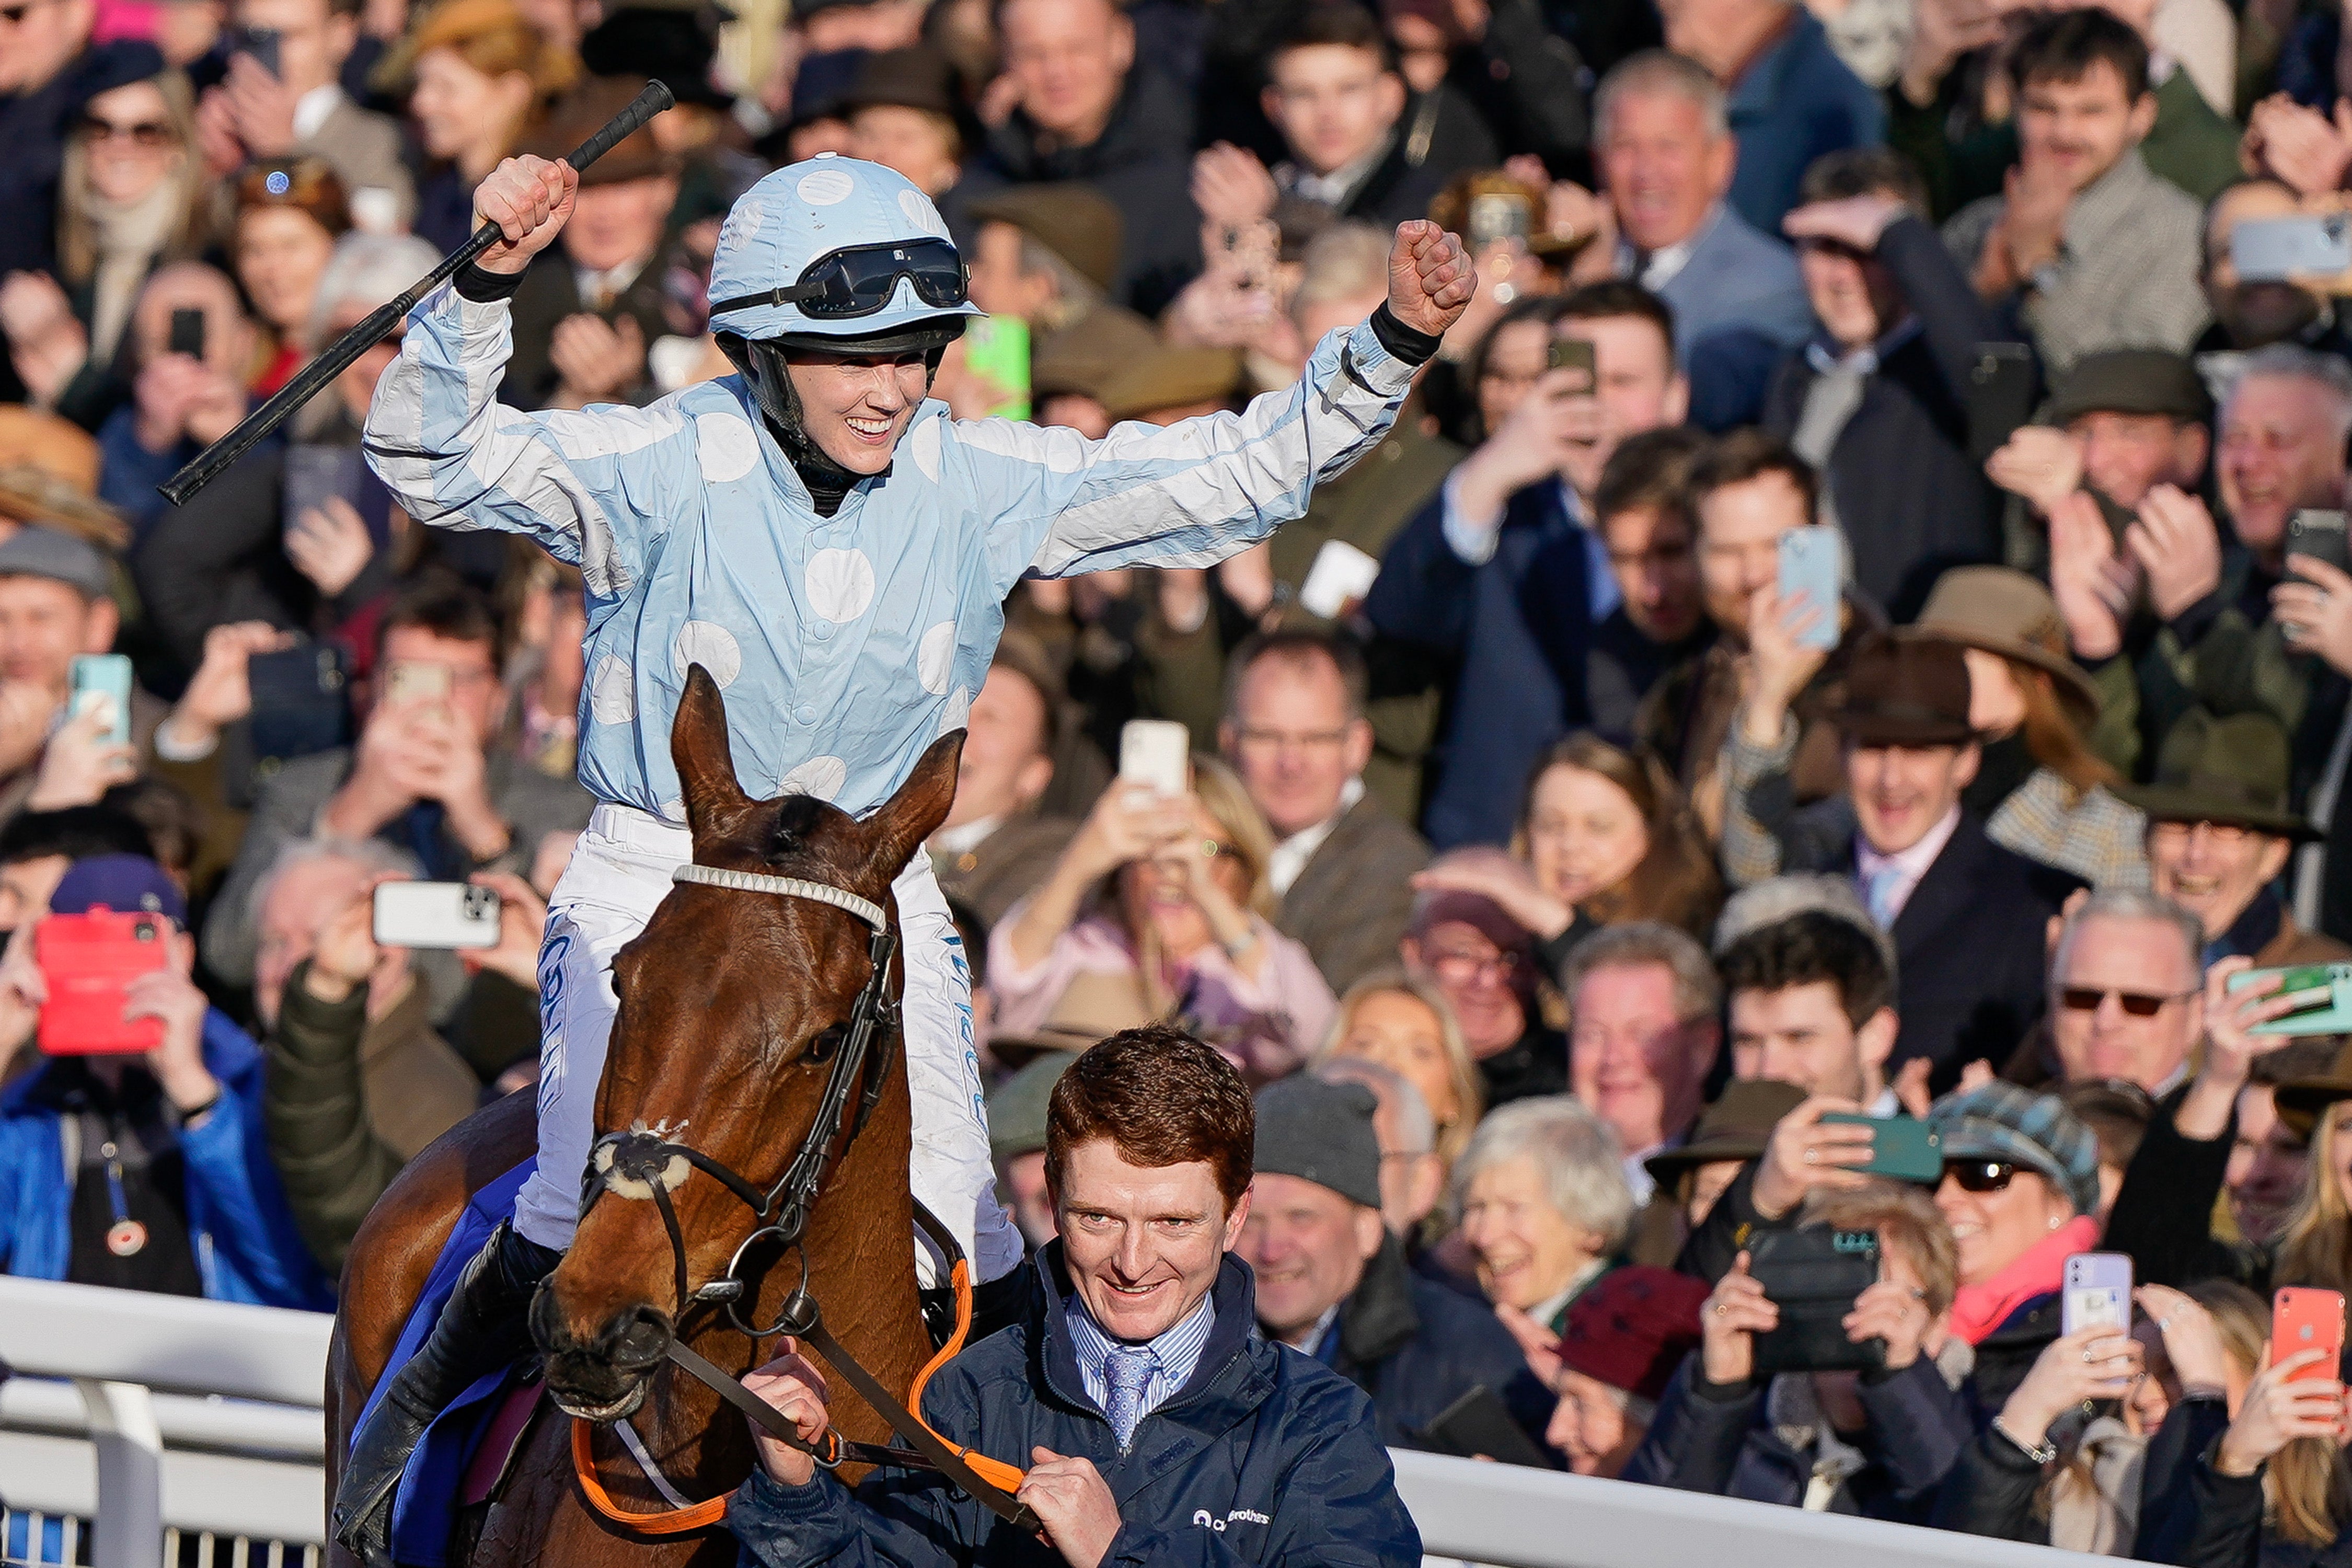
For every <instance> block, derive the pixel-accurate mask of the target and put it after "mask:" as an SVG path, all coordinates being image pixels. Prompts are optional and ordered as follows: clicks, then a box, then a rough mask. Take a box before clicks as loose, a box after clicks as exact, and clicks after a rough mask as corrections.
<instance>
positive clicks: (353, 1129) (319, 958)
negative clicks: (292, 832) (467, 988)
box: [252, 839, 538, 1277]
mask: <svg viewBox="0 0 2352 1568" xmlns="http://www.w3.org/2000/svg"><path fill="white" fill-rule="evenodd" d="M414 875H415V870H414V862H413V861H411V860H410V859H409V858H408V857H407V856H405V855H403V854H401V853H400V852H399V851H397V850H394V849H393V848H391V847H388V846H386V845H384V844H383V843H381V842H378V841H369V842H365V843H339V842H337V841H335V840H332V839H298V840H296V841H294V842H292V843H289V844H288V845H287V846H286V847H285V849H284V850H283V851H281V852H280V853H279V855H278V858H277V859H276V860H275V861H274V862H273V863H272V864H271V865H270V867H269V868H268V870H266V871H265V872H264V873H263V874H262V877H261V879H260V880H259V881H258V882H257V883H256V884H255V885H254V889H253V917H252V918H253V926H254V931H255V940H256V952H255V957H254V983H253V1003H254V1013H255V1015H256V1016H257V1017H258V1018H259V1019H260V1021H261V1025H262V1027H263V1028H264V1029H265V1030H266V1031H267V1035H266V1037H265V1040H264V1046H265V1048H266V1049H267V1051H268V1058H269V1073H268V1081H267V1085H266V1092H265V1094H264V1096H263V1102H262V1103H263V1110H264V1114H265V1121H266V1122H267V1125H268V1131H269V1150H270V1156H271V1159H272V1160H273V1162H274V1163H276V1165H277V1167H278V1173H279V1174H280V1175H281V1176H283V1177H284V1178H285V1180H286V1183H287V1193H288V1196H289V1199H290V1200H291V1202H292V1205H293V1210H294V1219H295V1223H296V1224H297V1225H298V1226H300V1228H301V1232H302V1238H303V1240H304V1241H305V1242H307V1243H309V1245H310V1251H311V1253H312V1255H313V1256H314V1257H316V1258H318V1260H319V1264H320V1267H321V1268H324V1269H326V1270H327V1272H328V1273H329V1274H331V1275H334V1276H337V1277H340V1276H341V1273H342V1269H343V1261H344V1258H345V1257H346V1256H347V1255H348V1254H349V1252H350V1250H351V1245H352V1236H353V1235H354V1234H355V1233H356V1232H357V1231H358V1230H359V1226H360V1221H361V1220H362V1219H364V1218H365V1217H366V1216H367V1212H368V1210H369V1209H370V1208H371V1207H372V1206H373V1205H374V1203H375V1201H376V1199H377V1198H379V1197H381V1196H383V1191H384V1189H385V1188H386V1187H388V1186H389V1185H391V1184H392V1179H393V1177H394V1176H395V1175H397V1174H399V1173H400V1168H401V1167H402V1166H403V1165H405V1164H406V1163H408V1162H409V1161H410V1160H412V1159H414V1158H415V1157H416V1155H417V1153H418V1152H420V1151H421V1150H423V1149H424V1147H425V1145H426V1144H427V1143H430V1142H433V1140H434V1139H436V1138H438V1137H439V1136H440V1135H441V1134H442V1133H444V1132H446V1131H448V1130H449V1129H450V1128H452V1127H454V1126H456V1125H457V1123H458V1122H459V1121H463V1120H464V1119H465V1118H466V1117H467V1116H468V1115H470V1114H471V1113H472V1112H473V1110H474V1107H475V1105H476V1104H477V1103H478V1099H479V1095H480V1090H481V1087H482V1084H481V1079H478V1078H477V1077H476V1076H475V1074H474V1069H473V1068H470V1067H468V1066H467V1063H466V1060H465V1058H462V1057H460V1056H459V1055H458V1054H457V1052H456V1051H455V1050H453V1049H451V1048H450V1047H449V1045H448V1043H447V1042H446V1040H444V1039H443V1038H442V1037H440V1035H438V1034H437V1033H436V1032H435V1030H434V1027H433V1007H432V1005H431V1003H430V1000H429V997H428V995H427V993H426V989H425V984H424V982H423V979H422V977H421V976H419V975H418V974H417V973H415V971H414V970H413V968H412V967H411V963H410V958H409V954H408V953H407V952H405V951H404V950H403V949H400V948H396V947H379V946H378V945H377V944H376V942H375V940H374V937H373V899H372V898H371V897H370V896H369V895H370V894H371V893H372V892H373V890H374V889H375V887H376V885H377V884H378V883H380V882H385V881H395V880H398V881H404V880H407V879H409V878H411V877H412V876H414ZM504 890H505V889H502V891H504ZM532 901H533V902H535V901H536V900H532ZM528 910H529V906H528V905H519V906H518V907H517V908H516V909H515V910H512V911H510V918H511V919H513V920H515V921H520V923H521V927H522V930H523V931H524V932H525V938H524V941H523V942H522V944H521V946H522V949H523V951H522V953H521V955H520V956H521V958H522V962H523V965H524V967H523V971H522V973H523V974H524V975H526V976H530V975H531V973H532V969H533V967H534V965H535V961H536V959H537V956H538V954H537V942H536V934H537V933H536V926H535V925H534V924H533V923H532V922H530V920H529V914H528ZM501 912H502V914H508V913H509V911H505V910H502V911H501ZM536 988H537V987H536V982H535V977H534V978H533V981H532V984H531V989H532V990H533V991H534V992H535V991H536ZM525 1054H535V1053H530V1052H529V1051H528V1050H527V1051H526V1053H525ZM501 1065H503V1064H501ZM493 1076H495V1075H493Z"/></svg>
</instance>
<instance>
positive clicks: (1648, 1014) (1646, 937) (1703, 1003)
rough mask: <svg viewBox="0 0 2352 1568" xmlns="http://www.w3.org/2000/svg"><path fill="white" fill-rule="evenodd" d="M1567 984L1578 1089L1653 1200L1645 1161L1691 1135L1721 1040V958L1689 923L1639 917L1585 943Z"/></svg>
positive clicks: (1634, 1184) (1573, 1081) (1573, 956)
mask: <svg viewBox="0 0 2352 1568" xmlns="http://www.w3.org/2000/svg"><path fill="white" fill-rule="evenodd" d="M1560 989H1561V991H1562V993H1563V994H1565V995H1566V996H1567V998H1568V1008H1569V1018H1570V1024H1569V1035H1568V1080H1569V1085H1570V1089H1572V1090H1573V1092H1574V1093H1575V1095H1576V1098H1577V1099H1579V1100H1582V1101H1583V1102H1584V1104H1585V1106H1586V1107H1587V1109H1589V1110H1591V1112H1592V1113H1593V1114H1594V1115H1595V1116H1598V1117H1599V1118H1601V1121H1605V1122H1607V1123H1608V1124H1609V1127H1610V1130H1611V1131H1614V1132H1615V1133H1616V1134H1617V1142H1618V1145H1619V1147H1620V1148H1621V1149H1622V1151H1623V1153H1624V1161H1625V1184H1626V1185H1627V1186H1629V1187H1631V1188H1632V1189H1633V1201H1634V1202H1635V1203H1636V1204H1642V1203H1647V1202H1648V1201H1649V1197H1650V1190H1651V1187H1652V1182H1651V1180H1650V1173H1649V1171H1648V1170H1647V1168H1646V1167H1645V1166H1644V1165H1643V1162H1644V1161H1645V1160H1647V1159H1648V1158H1649V1157H1650V1156H1651V1155H1652V1154H1654V1153H1657V1152H1660V1151H1662V1150H1665V1149H1671V1148H1673V1147H1675V1145H1676V1144H1678V1143H1680V1142H1682V1141H1683V1139H1684V1138H1685V1136H1687V1135H1688V1134H1689V1132H1690V1129H1691V1123H1692V1122H1694V1121H1696V1120H1697V1119H1698V1112H1699V1107H1700V1105H1701V1104H1702V1103H1704V1101H1705V1100H1706V1075H1707V1073H1708V1071H1709V1070H1710V1069H1711V1068H1713V1067H1714V1065H1715V1058H1716V1048H1717V1047H1718V1046H1719V1045H1721V1044H1722V1041H1723V1029H1722V1025H1721V1024H1720V1022H1719V1021H1718V1018H1717V1013H1718V1010H1719V1008H1720V1005H1721V1001H1722V994H1721V992H1720V990H1719V989H1718V988H1717V983H1716V975H1715V965H1714V964H1713V963H1710V962H1709V961H1708V959H1707V955H1706V949H1705V948H1703V947H1701V946H1699V944H1698V943H1697V942H1694V941H1692V940H1691V938H1690V937H1689V936H1688V935H1686V934H1685V933H1684V932H1683V931H1677V930H1675V928H1674V927H1672V926H1668V925H1661V924H1658V923H1657V922H1655V921H1633V923H1631V924H1627V925H1620V926H1611V927H1608V928H1607V929H1605V930H1602V931H1597V932H1595V933H1594V934H1593V935H1591V936H1590V937H1587V938H1586V939H1585V940H1584V941H1583V942H1580V943H1578V944H1577V946H1576V948H1575V950H1574V951H1573V952H1571V953H1570V956H1569V960H1568V963H1567V964H1566V966H1565V970H1564V972H1563V973H1561V975H1560Z"/></svg>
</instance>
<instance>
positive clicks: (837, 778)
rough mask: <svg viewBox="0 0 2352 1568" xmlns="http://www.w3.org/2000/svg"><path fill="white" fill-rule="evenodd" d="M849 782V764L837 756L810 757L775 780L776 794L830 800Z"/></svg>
mask: <svg viewBox="0 0 2352 1568" xmlns="http://www.w3.org/2000/svg"><path fill="white" fill-rule="evenodd" d="M848 782H849V764H848V763H845V762H843V761H842V760H841V759H840V758H839V757H811V758H810V759H809V760H808V761H807V762H804V763H802V764H801V765H800V766H799V767H796V768H794V769H793V771H792V772H790V773H786V774H785V775H784V776H783V777H782V778H780V779H778V780H777V781H776V793H777V794H778V795H814V796H815V797H816V798H817V799H819V800H831V799H832V798H833V797H834V796H835V795H839V794H840V793H841V786H842V785H843V784H847V783H848Z"/></svg>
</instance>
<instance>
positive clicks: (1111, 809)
mask: <svg viewBox="0 0 2352 1568" xmlns="http://www.w3.org/2000/svg"><path fill="white" fill-rule="evenodd" d="M1272 851H1273V836H1272V835H1271V834H1269V833H1268V832H1267V831H1266V826H1265V818H1264V817H1262V816H1259V815H1258V812H1257V808H1256V807H1255V805H1251V804H1250V799H1249V796H1248V795H1247V794H1246V793H1244V790H1243V788H1242V785H1241V784H1240V782H1239V781H1238V780H1236V779H1235V778H1234V775H1233V774H1232V773H1229V772H1228V771H1227V770H1226V768H1225V766H1224V764H1223V763H1219V762H1216V761H1213V759H1210V758H1207V757H1195V758H1194V759H1193V760H1192V792H1191V793H1189V794H1187V795H1180V796H1176V797H1174V798H1173V799H1171V798H1169V797H1167V796H1163V795H1160V794H1158V793H1157V792H1156V791H1154V790H1152V789H1150V787H1148V786H1141V785H1136V784H1114V785H1113V786H1112V787H1111V788H1109V789H1108V790H1105V791H1104V792H1103V795H1102V798H1101V799H1100V800H1099V801H1097V802H1096V804H1095V808H1094V810H1093V812H1092V813H1090V814H1089V815H1088V816H1087V820H1086V823H1085V824H1084V826H1081V827H1080V828H1079V829H1078V831H1077V834H1076V837H1073V838H1072V839H1071V840H1070V844H1069V847H1068V848H1066V849H1065V850H1064V851H1063V852H1062V858H1061V859H1060V860H1058V861H1057V862H1056V863H1055V867H1054V870H1053V872H1052V874H1051V875H1049V876H1048V877H1047V878H1046V879H1045V884H1044V885H1043V886H1041V887H1040V888H1039V889H1037V890H1036V892H1034V893H1033V894H1031V895H1030V896H1029V897H1028V898H1026V899H1024V900H1022V901H1021V902H1019V903H1017V904H1015V905H1013V908H1012V909H1011V910H1007V911H1006V913H1005V916H1004V918H1003V920H1001V921H998V922H997V924H996V928H995V930H994V931H993V932H992V933H991V935H990V937H989V953H988V960H989V962H988V971H989V976H990V984H991V988H992V991H993V992H994V994H995V996H996V1008H997V1013H996V1026H997V1028H998V1030H999V1031H1000V1032H1003V1033H1009V1034H1023V1033H1025V1032H1027V1031H1029V1030H1031V1029H1034V1027H1036V1026H1038V1025H1039V1024H1040V1023H1042V1022H1043V1021H1044V1020H1045V1017H1046V1016H1047V1015H1049V1014H1050V1013H1051V1012H1052V1011H1053V1010H1054V1007H1055V1003H1056V1002H1057V1001H1058V1000H1059V999H1060V997H1061V995H1062V993H1063V992H1064V991H1065V990H1066V988H1068V987H1069V986H1070V985H1071V984H1073V983H1074V982H1075V981H1076V979H1077V978H1078V977H1080V976H1082V975H1094V974H1104V975H1112V976H1118V977H1121V978H1129V977H1131V983H1132V984H1134V985H1135V986H1137V987H1138V988H1139V990H1140V992H1141V994H1142V998H1143V1001H1144V1011H1145V1015H1146V1016H1150V1017H1162V1018H1164V1017H1169V1016H1177V1017H1181V1018H1183V1019H1185V1020H1186V1021H1187V1026H1188V1027H1190V1028H1192V1029H1193V1030H1194V1031H1195V1032H1196V1033H1198V1034H1200V1035H1201V1036H1202V1037H1203V1038H1205V1039H1208V1040H1210V1041H1211V1042H1212V1043H1213V1044H1214V1045H1216V1046H1217V1047H1218V1048H1219V1049H1221V1050H1223V1051H1224V1052H1225V1053H1226V1054H1227V1055H1228V1056H1229V1057H1232V1058H1234V1059H1235V1060H1236V1061H1237V1062H1238V1063H1239V1064H1240V1065H1241V1066H1242V1068H1243V1069H1244V1072H1245V1074H1246V1075H1247V1076H1249V1077H1251V1078H1254V1079H1256V1080H1258V1081H1260V1082H1266V1081H1270V1080H1272V1079H1277V1078H1280V1077H1281V1076H1282V1075H1283V1074H1285V1073H1286V1072H1288V1071H1290V1070H1291V1069H1292V1068H1296V1067H1297V1066H1298V1064H1299V1063H1300V1062H1302V1061H1303V1060H1305V1059H1306V1057H1307V1052H1308V1051H1309V1050H1310V1049H1311V1048H1312V1047H1313V1045H1314V1043H1315V1042H1316V1041H1318V1040H1320V1039H1321V1038H1322V1037H1323V1034H1324V1031H1325V1030H1326V1029H1328V1027H1329V1026H1330V1022H1331V1011H1332V999H1331V988H1330V987H1329V986H1328V985H1327V984H1325V983H1324V981H1323V977H1322V976H1321V975H1320V974H1318V973H1316V970H1315V962H1314V960H1313V959H1312V958H1311V957H1309V956H1308V954H1307V950H1306V949H1305V948H1303V947H1301V946H1300V945H1299V944H1298V943H1297V942H1294V941H1293V940H1291V939H1290V938H1289V937H1286V936H1285V935H1283V934H1282V932H1280V931H1277V930H1276V929H1275V927H1274V924H1273V922H1272V921H1270V920H1269V919H1268V918H1267V911H1269V910H1272V909H1273V907H1274V897H1273V889H1272V887H1271V885H1270V884H1269V883H1268V881H1267V879H1266V868H1267V863H1268V861H1269V859H1270V858H1271V857H1272Z"/></svg>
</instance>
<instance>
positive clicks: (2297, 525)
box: [2286, 509, 2352, 586]
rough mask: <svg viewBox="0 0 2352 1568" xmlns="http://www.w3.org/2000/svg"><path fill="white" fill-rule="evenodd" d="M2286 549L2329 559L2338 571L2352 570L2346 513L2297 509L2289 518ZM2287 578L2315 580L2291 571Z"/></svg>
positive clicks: (2319, 558)
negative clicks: (2345, 531)
mask: <svg viewBox="0 0 2352 1568" xmlns="http://www.w3.org/2000/svg"><path fill="white" fill-rule="evenodd" d="M2286 552H2287V553H2288V554H2289V555H2308V556H2310V557H2312V558H2313V559H2314V560H2317V561H2325V562H2326V563H2327V564H2329V565H2330V566H2333V567H2335V568H2336V570H2337V571H2338V572H2352V551H2347V549H2346V541H2345V536H2344V514H2343V513H2342V512H2340V511H2315V510H2309V509H2305V510H2302V511H2298V512H2296V513H2295V514H2294V516H2293V517H2290V518H2288V519H2287V520H2286ZM2287 579H2288V581H2290V582H2294V583H2309V582H2311V579H2310V578H2308V577H2305V576H2301V575H2299V574H2295V573H2293V572H2290V573H2288V574H2287ZM2313 586H2317V584H2313Z"/></svg>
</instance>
